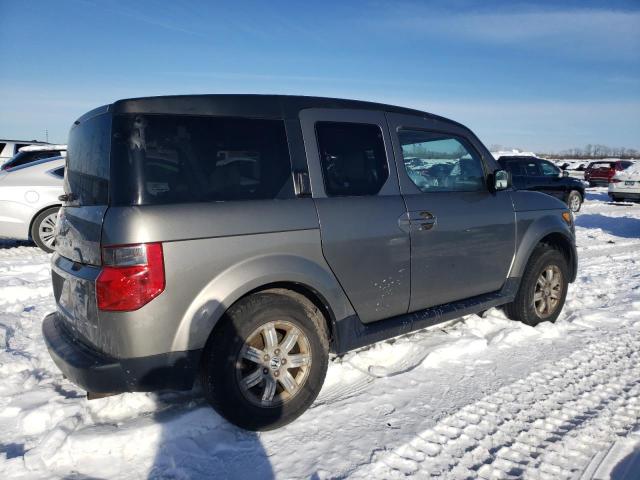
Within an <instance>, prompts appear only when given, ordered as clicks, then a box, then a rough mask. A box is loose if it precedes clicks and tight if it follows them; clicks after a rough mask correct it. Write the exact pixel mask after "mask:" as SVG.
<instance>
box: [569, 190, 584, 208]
mask: <svg viewBox="0 0 640 480" xmlns="http://www.w3.org/2000/svg"><path fill="white" fill-rule="evenodd" d="M567 206H568V207H569V210H571V211H572V212H573V213H578V212H579V211H580V207H582V195H580V192H578V191H576V190H571V191H570V192H569V195H568V196H567Z"/></svg>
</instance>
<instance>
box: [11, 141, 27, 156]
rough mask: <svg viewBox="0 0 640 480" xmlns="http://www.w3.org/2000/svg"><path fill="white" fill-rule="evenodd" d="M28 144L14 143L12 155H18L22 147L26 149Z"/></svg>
mask: <svg viewBox="0 0 640 480" xmlns="http://www.w3.org/2000/svg"><path fill="white" fill-rule="evenodd" d="M29 145H31V144H30V143H16V144H15V146H14V147H13V151H14V154H15V153H18V152H19V151H20V149H21V148H22V147H28V146H29Z"/></svg>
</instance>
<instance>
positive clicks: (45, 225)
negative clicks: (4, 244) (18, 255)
mask: <svg viewBox="0 0 640 480" xmlns="http://www.w3.org/2000/svg"><path fill="white" fill-rule="evenodd" d="M64 162H65V159H64V157H55V158H47V159H43V160H38V161H36V162H33V163H30V164H27V165H21V166H18V167H14V168H12V169H11V170H3V171H1V172H0V238H13V239H17V240H29V239H31V240H33V241H34V242H35V244H36V245H38V246H39V247H40V248H41V249H43V250H44V251H45V252H52V251H53V250H54V247H55V236H54V228H55V226H56V220H57V217H58V209H59V208H60V201H59V200H58V197H59V196H60V195H62V194H63V193H64V190H63V187H62V180H63V178H64V168H65V166H64Z"/></svg>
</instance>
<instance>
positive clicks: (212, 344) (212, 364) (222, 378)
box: [201, 289, 329, 431]
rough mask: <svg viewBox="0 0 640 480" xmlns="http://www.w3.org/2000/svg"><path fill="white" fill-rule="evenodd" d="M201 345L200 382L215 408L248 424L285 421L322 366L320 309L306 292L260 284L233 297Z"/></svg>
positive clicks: (302, 405) (306, 400) (318, 381)
mask: <svg viewBox="0 0 640 480" xmlns="http://www.w3.org/2000/svg"><path fill="white" fill-rule="evenodd" d="M221 322H223V323H222V324H220V325H219V327H218V328H216V330H215V331H214V333H213V336H212V337H211V338H210V340H209V342H208V343H207V347H206V348H205V351H204V353H203V360H202V369H201V382H202V387H203V390H204V394H205V397H206V399H207V400H208V401H209V403H210V404H211V405H212V406H213V408H215V410H216V411H217V412H218V413H219V414H220V415H222V416H223V417H225V418H226V419H227V420H229V421H230V422H231V423H233V424H235V425H237V426H239V427H241V428H244V429H247V430H254V431H255V430H272V429H274V428H278V427H280V426H282V425H286V424H287V423H290V422H292V421H293V420H295V419H296V418H297V417H298V416H300V415H301V414H302V413H303V412H304V411H305V410H306V409H307V408H308V407H309V406H310V405H311V403H313V401H314V400H315V398H316V397H317V395H318V393H319V392H320V389H321V388H322V384H323V382H324V378H325V375H326V372H327V365H328V358H329V355H328V353H329V342H328V339H327V333H326V327H325V323H324V317H323V315H322V314H321V313H320V312H319V310H318V309H317V308H316V307H315V305H314V304H313V303H311V302H310V301H309V300H308V299H307V298H306V297H304V296H302V295H300V294H297V293H295V292H291V291H288V290H283V289H272V290H265V291H263V292H258V293H255V294H252V295H249V296H247V297H245V298H243V299H241V300H239V301H238V302H237V303H236V304H234V305H233V306H232V307H231V308H230V309H229V310H228V311H227V314H226V318H223V319H222V320H221Z"/></svg>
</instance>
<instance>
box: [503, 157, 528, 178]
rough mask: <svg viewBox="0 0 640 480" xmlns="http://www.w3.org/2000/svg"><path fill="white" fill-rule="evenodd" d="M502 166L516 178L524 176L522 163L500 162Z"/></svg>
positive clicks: (512, 161)
mask: <svg viewBox="0 0 640 480" xmlns="http://www.w3.org/2000/svg"><path fill="white" fill-rule="evenodd" d="M500 165H501V166H502V167H503V168H504V169H505V170H507V171H508V172H509V173H511V175H514V176H521V175H524V174H525V172H524V169H523V168H522V165H521V162H518V161H514V160H511V161H503V160H501V161H500Z"/></svg>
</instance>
